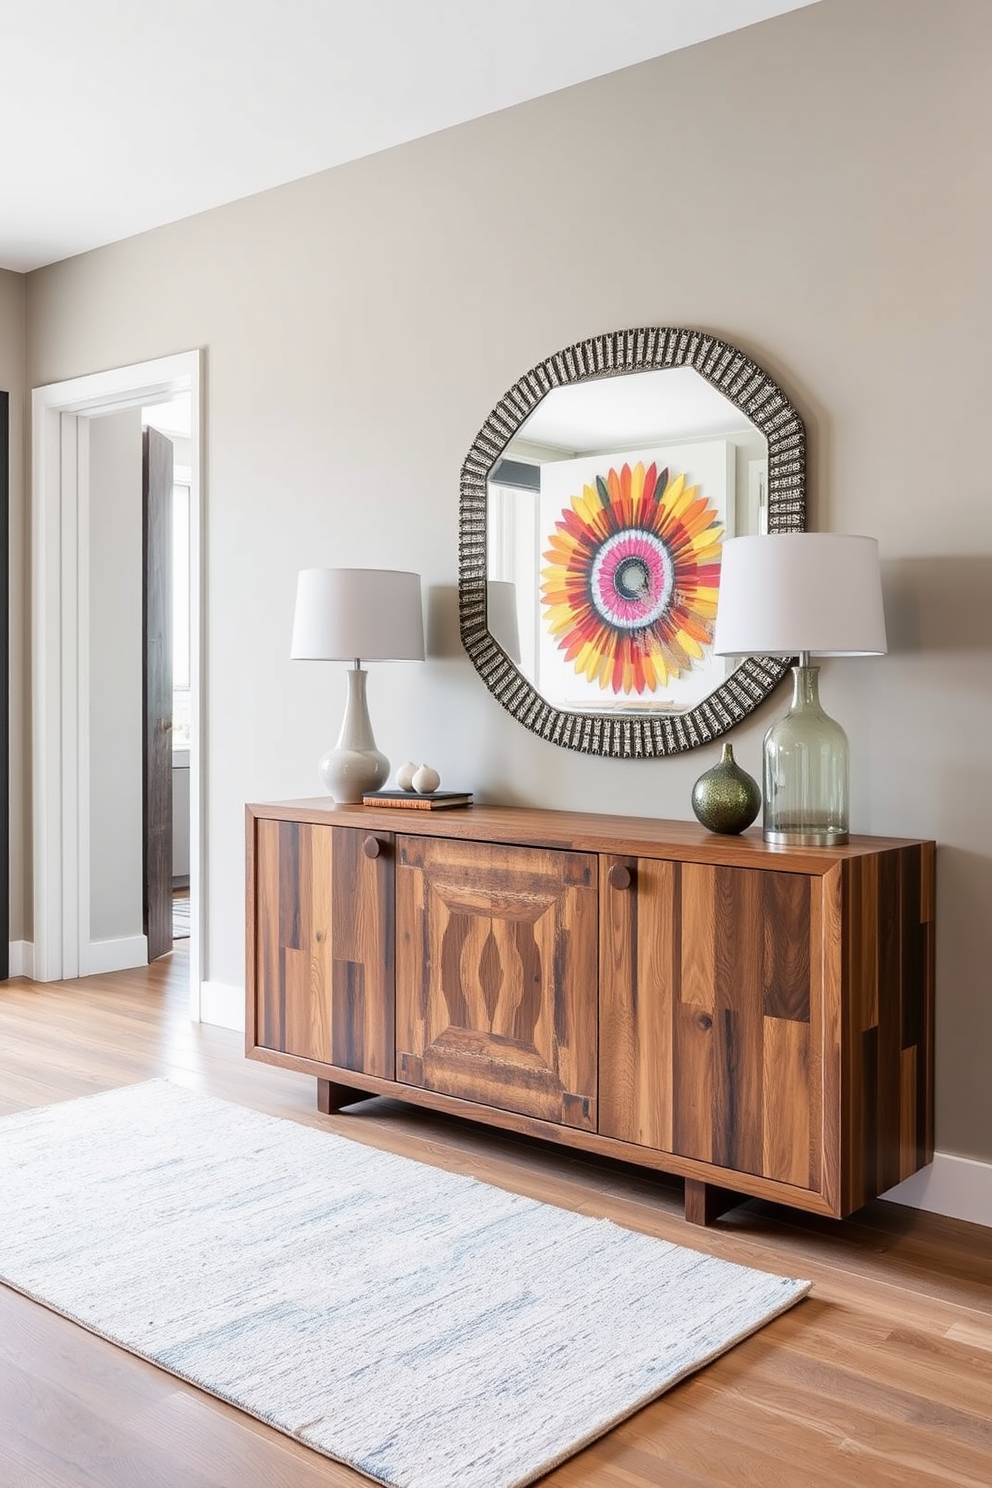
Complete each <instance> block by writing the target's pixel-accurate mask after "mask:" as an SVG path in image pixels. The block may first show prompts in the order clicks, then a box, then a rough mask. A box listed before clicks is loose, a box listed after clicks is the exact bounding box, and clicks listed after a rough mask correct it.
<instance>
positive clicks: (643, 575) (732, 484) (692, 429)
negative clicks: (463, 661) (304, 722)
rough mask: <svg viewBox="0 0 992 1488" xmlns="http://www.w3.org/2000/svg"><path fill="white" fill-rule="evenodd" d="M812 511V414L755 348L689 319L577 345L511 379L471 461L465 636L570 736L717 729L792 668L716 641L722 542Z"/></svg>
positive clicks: (574, 740) (511, 707)
mask: <svg viewBox="0 0 992 1488" xmlns="http://www.w3.org/2000/svg"><path fill="white" fill-rule="evenodd" d="M805 511H806V504H805V432H804V430H803V425H802V420H801V419H800V417H799V415H798V413H797V412H796V410H795V409H794V408H793V406H792V404H791V403H790V402H789V400H788V399H787V398H786V396H785V394H784V393H783V392H782V390H781V389H780V388H779V387H778V386H777V385H776V384H775V383H774V382H773V381H772V379H771V378H770V377H769V376H768V375H767V374H766V373H765V372H763V371H762V370H761V368H759V367H758V366H757V365H756V364H755V363H754V362H753V361H752V360H751V359H750V358H749V357H747V356H745V354H744V353H743V352H742V351H740V350H739V349H738V348H736V347H733V346H731V345H729V344H728V343H727V342H724V341H720V340H717V339H716V338H715V337H713V336H709V335H707V334H706V333H704V332H702V331H694V330H688V329H678V328H676V329H672V328H646V329H638V330H630V331H618V332H614V333H612V334H610V335H606V336H599V337H595V338H594V339H592V340H590V341H584V342H580V343H579V344H578V345H576V346H572V347H568V348H566V349H565V350H564V351H561V352H559V353H557V354H556V355H555V356H553V357H550V358H549V359H548V360H547V361H545V362H542V363H541V364H540V365H539V366H538V367H535V368H533V369H532V370H531V371H530V372H528V373H526V374H525V375H524V376H523V377H522V378H521V379H520V381H519V382H517V383H515V384H514V386H513V387H512V388H511V389H510V390H509V391H508V392H507V393H506V395H505V396H504V397H503V398H502V399H501V400H500V402H499V403H498V404H497V406H496V408H495V409H494V410H493V412H492V413H491V414H490V415H489V418H488V419H487V420H486V423H485V424H484V425H483V427H482V429H481V430H480V432H479V434H478V436H477V437H476V439H475V442H474V443H473V445H472V448H471V450H470V451H469V453H468V456H467V457H466V460H465V463H464V465H463V467H462V480H461V512H460V573H459V608H460V619H461V633H462V641H463V643H464V645H465V649H466V650H467V652H468V654H469V656H470V657H471V658H472V661H473V662H474V664H475V666H476V668H477V670H478V671H479V673H480V675H481V676H482V678H483V680H484V681H485V683H486V685H487V687H489V689H490V691H491V692H492V693H493V694H494V696H495V697H496V698H497V699H498V700H499V701H500V702H501V703H502V704H503V706H504V707H505V708H507V709H508V711H509V712H510V713H512V714H513V716H514V717H515V718H516V719H517V720H518V721H519V722H521V723H523V724H524V726H525V727H527V728H530V729H532V730H533V731H534V732H536V733H539V734H540V735H541V736H542V737H543V738H546V739H549V740H550V741H551V742H553V743H556V744H560V745H562V746H564V747H566V748H570V749H577V750H581V751H583V752H587V753H594V754H605V755H610V756H613V757H618V758H636V757H644V758H652V757H656V756H658V755H664V754H674V753H680V752H682V751H683V750H686V749H691V748H694V747H695V746H696V745H700V744H704V743H707V742H709V741H710V740H711V739H713V738H716V737H718V736H719V735H720V734H723V733H726V732H727V730H728V729H730V728H733V727H734V725H735V724H737V723H739V722H740V721H741V720H742V719H743V718H745V717H746V716H747V714H748V713H750V712H751V711H752V710H753V709H754V708H755V707H757V705H758V704H759V703H760V702H761V701H762V700H763V699H764V698H765V697H766V696H767V695H768V693H769V692H770V691H771V690H772V688H773V687H774V686H775V685H776V684H777V682H779V681H780V680H781V678H782V677H783V676H784V675H785V673H786V671H787V663H785V662H783V661H780V660H776V659H772V658H748V659H746V660H744V661H742V662H740V663H739V664H735V663H734V662H733V661H732V660H731V661H727V660H726V659H725V658H722V657H715V656H714V655H713V649H712V636H713V622H714V619H715V615H716V601H717V594H718V590H719V574H720V555H721V551H722V543H723V538H724V537H725V536H734V535H737V534H740V533H746V532H763V531H767V532H782V531H802V530H803V528H804V526H805ZM497 600H498V604H497ZM508 606H509V607H510V610H511V613H510V615H509V618H507V607H508ZM511 634H512V637H513V642H512V646H511V645H508V641H507V637H508V635H511Z"/></svg>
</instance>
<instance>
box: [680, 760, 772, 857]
mask: <svg viewBox="0 0 992 1488" xmlns="http://www.w3.org/2000/svg"><path fill="white" fill-rule="evenodd" d="M692 809H693V811H694V812H695V813H696V816H697V817H698V819H699V820H700V821H701V822H702V824H703V826H704V827H706V828H707V829H708V830H709V831H711V832H722V833H724V834H726V835H727V836H735V835H736V834H737V833H738V832H743V831H744V828H745V827H749V826H750V825H751V823H752V822H753V821H754V818H755V817H756V816H757V814H758V812H759V811H760V810H761V790H760V788H759V786H758V782H757V781H756V780H753V779H752V778H751V776H750V775H749V774H748V773H747V771H746V770H742V769H741V767H740V765H739V764H737V762H736V760H735V759H734V749H733V745H732V744H724V746H723V758H722V759H721V761H720V763H719V764H718V765H714V766H713V768H712V770H707V771H706V773H705V774H703V775H700V777H699V779H698V780H697V781H696V783H695V785H694V786H693V787H692Z"/></svg>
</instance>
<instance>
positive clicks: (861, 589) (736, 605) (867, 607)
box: [713, 532, 886, 847]
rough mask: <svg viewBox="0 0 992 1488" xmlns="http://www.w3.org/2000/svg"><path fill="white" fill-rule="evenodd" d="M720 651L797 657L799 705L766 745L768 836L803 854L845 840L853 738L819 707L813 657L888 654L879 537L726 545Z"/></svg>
mask: <svg viewBox="0 0 992 1488" xmlns="http://www.w3.org/2000/svg"><path fill="white" fill-rule="evenodd" d="M713 649H714V651H715V652H716V653H717V655H720V656H798V658H799V665H798V666H796V667H793V672H792V675H793V697H792V707H791V708H790V710H789V712H788V714H787V715H786V717H785V718H783V719H781V720H780V721H779V722H778V723H775V724H773V725H772V727H771V728H770V729H769V730H768V732H767V734H766V735H765V739H764V746H763V793H762V794H763V802H764V819H763V820H764V836H765V840H766V841H767V842H771V843H776V844H779V845H791V846H796V847H800V846H802V847H833V846H838V845H840V844H842V843H844V842H846V841H847V839H848V815H849V797H850V785H849V763H848V755H849V751H848V744H847V735H846V734H845V733H844V730H843V729H842V728H841V726H840V724H839V723H838V722H837V721H836V719H833V718H830V717H829V716H828V715H827V714H826V713H825V712H824V711H823V709H822V708H821V706H820V693H819V671H820V669H819V667H817V666H813V665H811V664H810V657H811V656H881V655H883V654H884V653H885V650H886V643H885V615H884V612H883V609H882V585H881V578H880V571H879V562H878V543H877V542H876V541H875V539H874V538H873V537H854V536H848V535H845V534H841V533H834V532H783V533H775V534H771V535H769V536H767V537H733V538H729V539H728V540H727V541H726V542H725V543H724V545H723V557H722V561H721V566H720V589H719V595H718V599H717V616H716V628H715V633H714V639H713Z"/></svg>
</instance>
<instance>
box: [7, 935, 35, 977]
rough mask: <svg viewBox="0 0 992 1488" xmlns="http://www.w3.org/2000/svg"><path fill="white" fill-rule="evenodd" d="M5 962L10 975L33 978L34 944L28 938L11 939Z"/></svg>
mask: <svg viewBox="0 0 992 1488" xmlns="http://www.w3.org/2000/svg"><path fill="white" fill-rule="evenodd" d="M8 956H9V960H8V962H7V965H8V967H9V968H10V975H11V976H12V977H19V976H20V977H28V978H30V980H31V981H33V980H34V945H33V944H32V942H31V941H30V940H12V941H11V942H10V946H9V948H8Z"/></svg>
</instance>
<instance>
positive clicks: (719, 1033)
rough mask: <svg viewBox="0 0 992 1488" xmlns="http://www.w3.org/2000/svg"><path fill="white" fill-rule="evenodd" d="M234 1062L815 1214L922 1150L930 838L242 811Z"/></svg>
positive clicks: (557, 816)
mask: <svg viewBox="0 0 992 1488" xmlns="http://www.w3.org/2000/svg"><path fill="white" fill-rule="evenodd" d="M247 829H248V906H247V909H248V912H247V925H248V947H247V1053H248V1056H249V1057H250V1058H253V1059H261V1060H265V1061H267V1062H268V1063H271V1064H277V1065H282V1066H284V1067H286V1068H289V1069H296V1070H302V1071H305V1072H306V1073H308V1074H312V1075H314V1076H315V1077H316V1079H317V1089H318V1101H319V1104H320V1108H321V1110H323V1111H325V1112H327V1111H332V1110H337V1109H339V1108H340V1107H341V1106H343V1105H347V1104H349V1103H350V1102H352V1101H355V1100H360V1099H363V1098H365V1097H367V1096H369V1095H390V1096H393V1097H398V1098H400V1099H402V1100H407V1101H413V1102H417V1103H419V1104H423V1105H427V1106H431V1107H433V1108H435V1109H437V1110H440V1111H447V1112H451V1113H454V1114H460V1115H463V1116H466V1117H470V1118H471V1119H473V1120H475V1121H486V1122H490V1123H492V1124H493V1125H496V1126H501V1127H508V1128H511V1129H512V1130H514V1131H521V1132H527V1133H530V1134H532V1135H534V1136H538V1137H543V1138H546V1139H549V1140H551V1141H554V1142H559V1143H561V1144H563V1145H565V1146H572V1147H579V1148H582V1149H583V1150H585V1151H589V1152H596V1153H600V1154H603V1155H607V1156H613V1157H618V1158H622V1159H624V1160H626V1161H627V1162H633V1163H640V1164H643V1165H644V1166H646V1167H650V1168H655V1169H660V1170H662V1171H664V1172H666V1173H673V1174H677V1175H680V1176H682V1177H683V1178H684V1179H685V1192H686V1200H685V1203H686V1217H687V1218H688V1219H690V1220H693V1221H696V1222H698V1223H708V1222H709V1221H710V1220H711V1219H712V1218H714V1217H715V1216H716V1214H718V1213H719V1212H721V1210H722V1209H723V1208H726V1207H728V1205H729V1204H730V1203H733V1202H736V1200H737V1197H738V1196H740V1195H754V1196H758V1197H763V1198H766V1199H773V1200H776V1201H778V1202H781V1203H785V1204H792V1205H795V1206H796V1207H797V1208H801V1209H806V1210H811V1211H813V1212H814V1213H818V1214H827V1215H835V1216H843V1215H846V1214H849V1213H850V1212H851V1211H852V1210H854V1209H857V1208H858V1207H859V1206H860V1205H862V1204H863V1203H865V1202H867V1200H868V1199H870V1198H873V1197H874V1196H875V1195H877V1194H879V1193H882V1192H884V1191H885V1190H886V1189H888V1188H890V1187H892V1186H893V1185H894V1184H896V1183H898V1182H899V1181H900V1180H901V1179H903V1178H907V1177H908V1176H909V1175H910V1174H911V1173H913V1172H915V1171H916V1170H917V1168H919V1167H921V1166H922V1165H923V1164H925V1163H927V1162H929V1161H930V1159H931V1157H932V1155H933V964H934V940H933V903H934V845H933V843H931V842H917V841H907V840H903V839H896V838H874V837H860V838H859V837H855V838H853V839H852V840H851V842H850V843H849V845H847V846H846V847H841V848H834V849H829V850H827V849H816V848H802V849H782V848H772V847H769V846H766V845H765V843H764V842H763V841H762V840H761V838H760V836H757V835H753V836H744V837H718V836H713V835H711V834H710V833H708V832H706V831H704V830H703V828H701V827H698V826H697V825H696V824H694V823H689V822H666V821H655V820H648V819H643V818H640V817H618V816H597V815H592V814H586V813H579V812H559V811H542V810H525V809H517V808H509V807H489V806H474V807H470V808H467V809H462V810H450V811H434V812H430V811H416V810H403V811H400V810H396V809H386V808H374V807H363V806H336V805H334V804H333V803H331V802H329V801H327V800H316V801H291V802H282V803H278V804H272V805H258V806H249V807H248V808H247Z"/></svg>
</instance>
